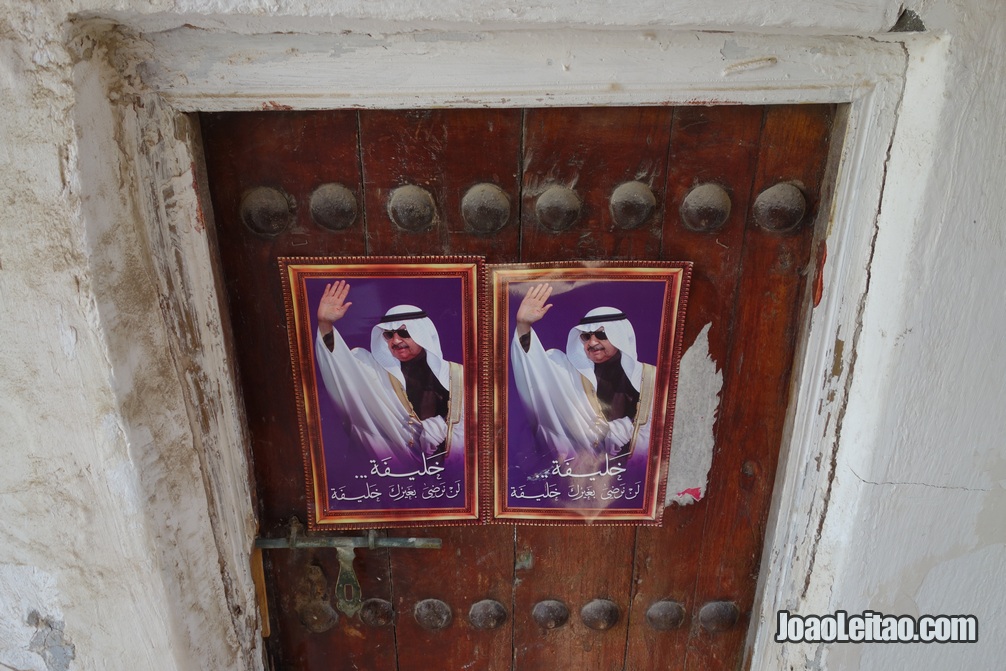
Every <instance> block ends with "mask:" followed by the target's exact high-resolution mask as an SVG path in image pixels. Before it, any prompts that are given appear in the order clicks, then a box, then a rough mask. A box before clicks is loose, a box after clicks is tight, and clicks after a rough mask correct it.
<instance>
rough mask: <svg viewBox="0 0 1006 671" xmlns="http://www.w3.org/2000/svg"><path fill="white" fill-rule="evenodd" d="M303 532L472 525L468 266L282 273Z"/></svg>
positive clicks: (376, 262) (474, 441) (474, 272)
mask: <svg viewBox="0 0 1006 671" xmlns="http://www.w3.org/2000/svg"><path fill="white" fill-rule="evenodd" d="M280 265H281V271H282V276H283V279H284V290H285V294H286V303H287V326H288V329H289V333H290V344H291V354H292V360H293V366H294V374H295V377H296V381H295V383H296V389H297V397H298V398H297V402H298V410H299V413H300V419H301V434H302V435H301V445H302V452H303V456H304V464H305V476H306V482H307V486H308V492H307V494H308V507H309V511H308V512H309V514H308V519H309V526H310V527H311V528H313V529H323V528H352V527H366V528H373V527H382V526H384V527H387V526H401V525H410V526H420V525H440V524H460V523H465V522H466V521H469V522H470V521H475V520H477V519H478V516H479V507H478V500H479V491H478V478H477V469H478V459H477V457H478V436H477V422H476V414H477V408H478V405H479V404H478V396H477V383H478V369H479V361H478V352H477V347H476V333H477V329H476V318H477V314H476V303H477V291H478V280H479V275H480V268H481V264H480V261H479V260H477V259H467V258H466V259H436V260H431V262H429V263H424V262H419V263H414V262H413V263H400V262H397V261H396V260H387V261H381V260H380V259H357V260H353V259H298V258H283V259H280Z"/></svg>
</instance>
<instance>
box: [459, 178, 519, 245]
mask: <svg viewBox="0 0 1006 671" xmlns="http://www.w3.org/2000/svg"><path fill="white" fill-rule="evenodd" d="M461 216H462V217H463V218H464V220H465V224H467V225H468V228H469V229H471V230H472V231H474V232H475V233H482V234H487V233H495V232H496V231H498V230H500V229H501V228H503V227H504V226H506V225H507V222H508V221H509V220H510V199H509V198H508V197H507V195H506V192H505V191H504V190H503V189H501V188H500V187H498V186H496V185H495V184H489V183H482V184H476V185H475V186H473V187H472V188H470V189H468V191H467V192H466V193H465V196H464V198H462V199H461Z"/></svg>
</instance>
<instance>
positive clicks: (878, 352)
mask: <svg viewBox="0 0 1006 671" xmlns="http://www.w3.org/2000/svg"><path fill="white" fill-rule="evenodd" d="M918 11H919V12H920V13H921V14H922V15H923V16H925V17H927V20H928V21H929V27H930V28H931V29H934V31H935V32H937V33H938V34H939V35H940V40H939V41H938V42H937V43H935V44H933V43H930V42H928V41H925V42H921V41H920V42H914V41H909V43H908V46H909V53H910V54H911V61H910V66H909V77H908V87H907V90H906V94H905V99H904V103H903V106H902V110H901V114H900V117H899V126H898V130H897V133H896V140H895V143H894V146H893V148H892V155H891V162H890V166H889V171H888V182H887V189H886V193H885V196H884V203H883V208H882V213H881V217H880V220H879V233H878V236H877V241H876V247H875V250H876V251H875V257H874V263H873V272H872V279H871V286H870V292H869V297H868V301H867V306H866V310H865V313H864V317H863V331H862V337H861V340H860V342H859V348H858V360H857V362H856V367H857V369H856V371H855V373H854V383H853V388H852V394H851V395H850V400H849V408H848V413H847V415H846V418H845V425H846V427H845V430H844V431H843V444H842V445H841V446H840V450H839V452H838V460H837V469H836V482H837V483H838V484H837V485H836V489H835V496H836V498H837V500H838V502H839V503H838V505H839V507H840V508H841V509H843V511H844V512H843V514H841V515H836V516H834V517H833V518H832V519H830V520H828V522H827V530H826V542H827V543H830V547H831V548H832V549H833V550H834V551H833V552H832V553H831V555H832V560H833V562H834V564H833V566H832V568H831V569H830V570H828V571H822V573H821V575H819V576H817V581H819V582H817V584H818V586H819V587H823V586H825V585H827V589H828V591H829V596H830V599H829V601H830V604H831V607H832V608H846V609H848V610H850V612H852V611H858V610H861V609H864V608H871V609H874V610H877V611H881V612H888V613H907V614H913V615H917V614H922V613H952V614H960V613H973V614H976V615H978V617H979V620H980V630H979V633H980V642H979V643H978V644H977V645H974V646H960V645H929V646H926V645H909V646H901V645H899V646H893V647H892V646H883V645H876V646H855V645H844V646H834V647H831V648H830V649H824V650H817V651H814V654H816V655H817V656H818V658H820V659H823V660H825V661H826V662H827V666H828V667H829V668H835V669H846V668H848V669H890V668H916V669H947V668H989V669H991V668H999V667H1000V666H1001V660H1002V657H1003V654H1004V653H1006V611H1004V609H1003V606H1002V604H1003V603H1004V601H1006V521H1004V517H1006V489H1004V487H1006V412H1004V410H1003V407H1004V400H1006V352H1004V349H1003V347H1002V342H1003V338H1002V332H1003V329H1004V327H1006V270H1004V259H1006V214H1004V205H1006V193H1004V189H1003V188H1002V185H1003V183H1004V178H1006V163H1004V160H1003V151H1004V146H1006V134H1004V129H1003V124H1002V109H1003V108H1002V97H1003V94H1004V93H1006V91H1004V85H1003V81H1002V72H1003V71H1004V68H1006V51H1004V50H1003V48H1002V46H1001V45H1002V44H1003V40H1004V39H1006V12H1004V11H1003V8H1002V6H1000V5H997V4H995V3H981V2H952V3H943V4H935V3H926V4H923V5H922V6H920V7H918ZM832 579H833V582H832V584H830V585H829V584H828V582H829V580H832Z"/></svg>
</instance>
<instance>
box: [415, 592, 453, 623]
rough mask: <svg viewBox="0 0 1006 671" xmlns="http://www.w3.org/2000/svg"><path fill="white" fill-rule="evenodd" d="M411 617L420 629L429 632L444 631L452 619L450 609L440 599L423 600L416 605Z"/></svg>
mask: <svg viewBox="0 0 1006 671" xmlns="http://www.w3.org/2000/svg"><path fill="white" fill-rule="evenodd" d="M413 615H414V616H415V618H416V622H418V623H419V626H420V627H422V628H423V629H428V630H430V631H436V630H438V629H445V628H447V627H449V626H450V624H451V621H452V620H453V619H454V615H453V613H451V607H450V606H448V605H447V604H446V603H444V602H443V601H441V600H440V599H423V600H422V601H420V602H418V603H417V604H416V607H415V609H414V610H413Z"/></svg>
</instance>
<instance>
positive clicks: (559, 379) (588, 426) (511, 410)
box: [491, 263, 691, 524]
mask: <svg viewBox="0 0 1006 671" xmlns="http://www.w3.org/2000/svg"><path fill="white" fill-rule="evenodd" d="M690 271H691V267H690V265H689V264H686V263H677V264H673V263H663V264H657V263H654V264H649V265H648V264H634V265H633V266H632V267H619V266H617V265H610V264H590V265H583V264H559V265H547V266H546V265H522V266H494V267H492V268H491V275H492V294H493V306H492V315H493V320H494V331H493V333H494V337H493V352H494V357H493V360H494V366H495V375H494V380H495V385H494V387H495V388H494V392H495V393H494V399H495V406H494V416H495V418H496V420H495V424H496V426H495V428H496V434H495V435H496V436H497V440H496V447H495V465H494V480H495V496H494V511H493V512H494V516H495V517H496V518H497V519H501V520H510V521H514V522H526V523H538V524H549V523H562V522H566V523H570V522H580V523H608V524H645V523H653V524H655V523H659V515H660V511H661V509H662V502H663V498H664V492H663V488H664V486H665V482H666V469H667V458H668V450H669V447H670V437H671V425H672V418H673V408H674V392H675V384H676V379H677V364H678V359H679V355H680V346H681V337H682V335H681V334H682V321H683V317H684V308H685V298H686V296H687V287H688V280H689V277H690Z"/></svg>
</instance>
